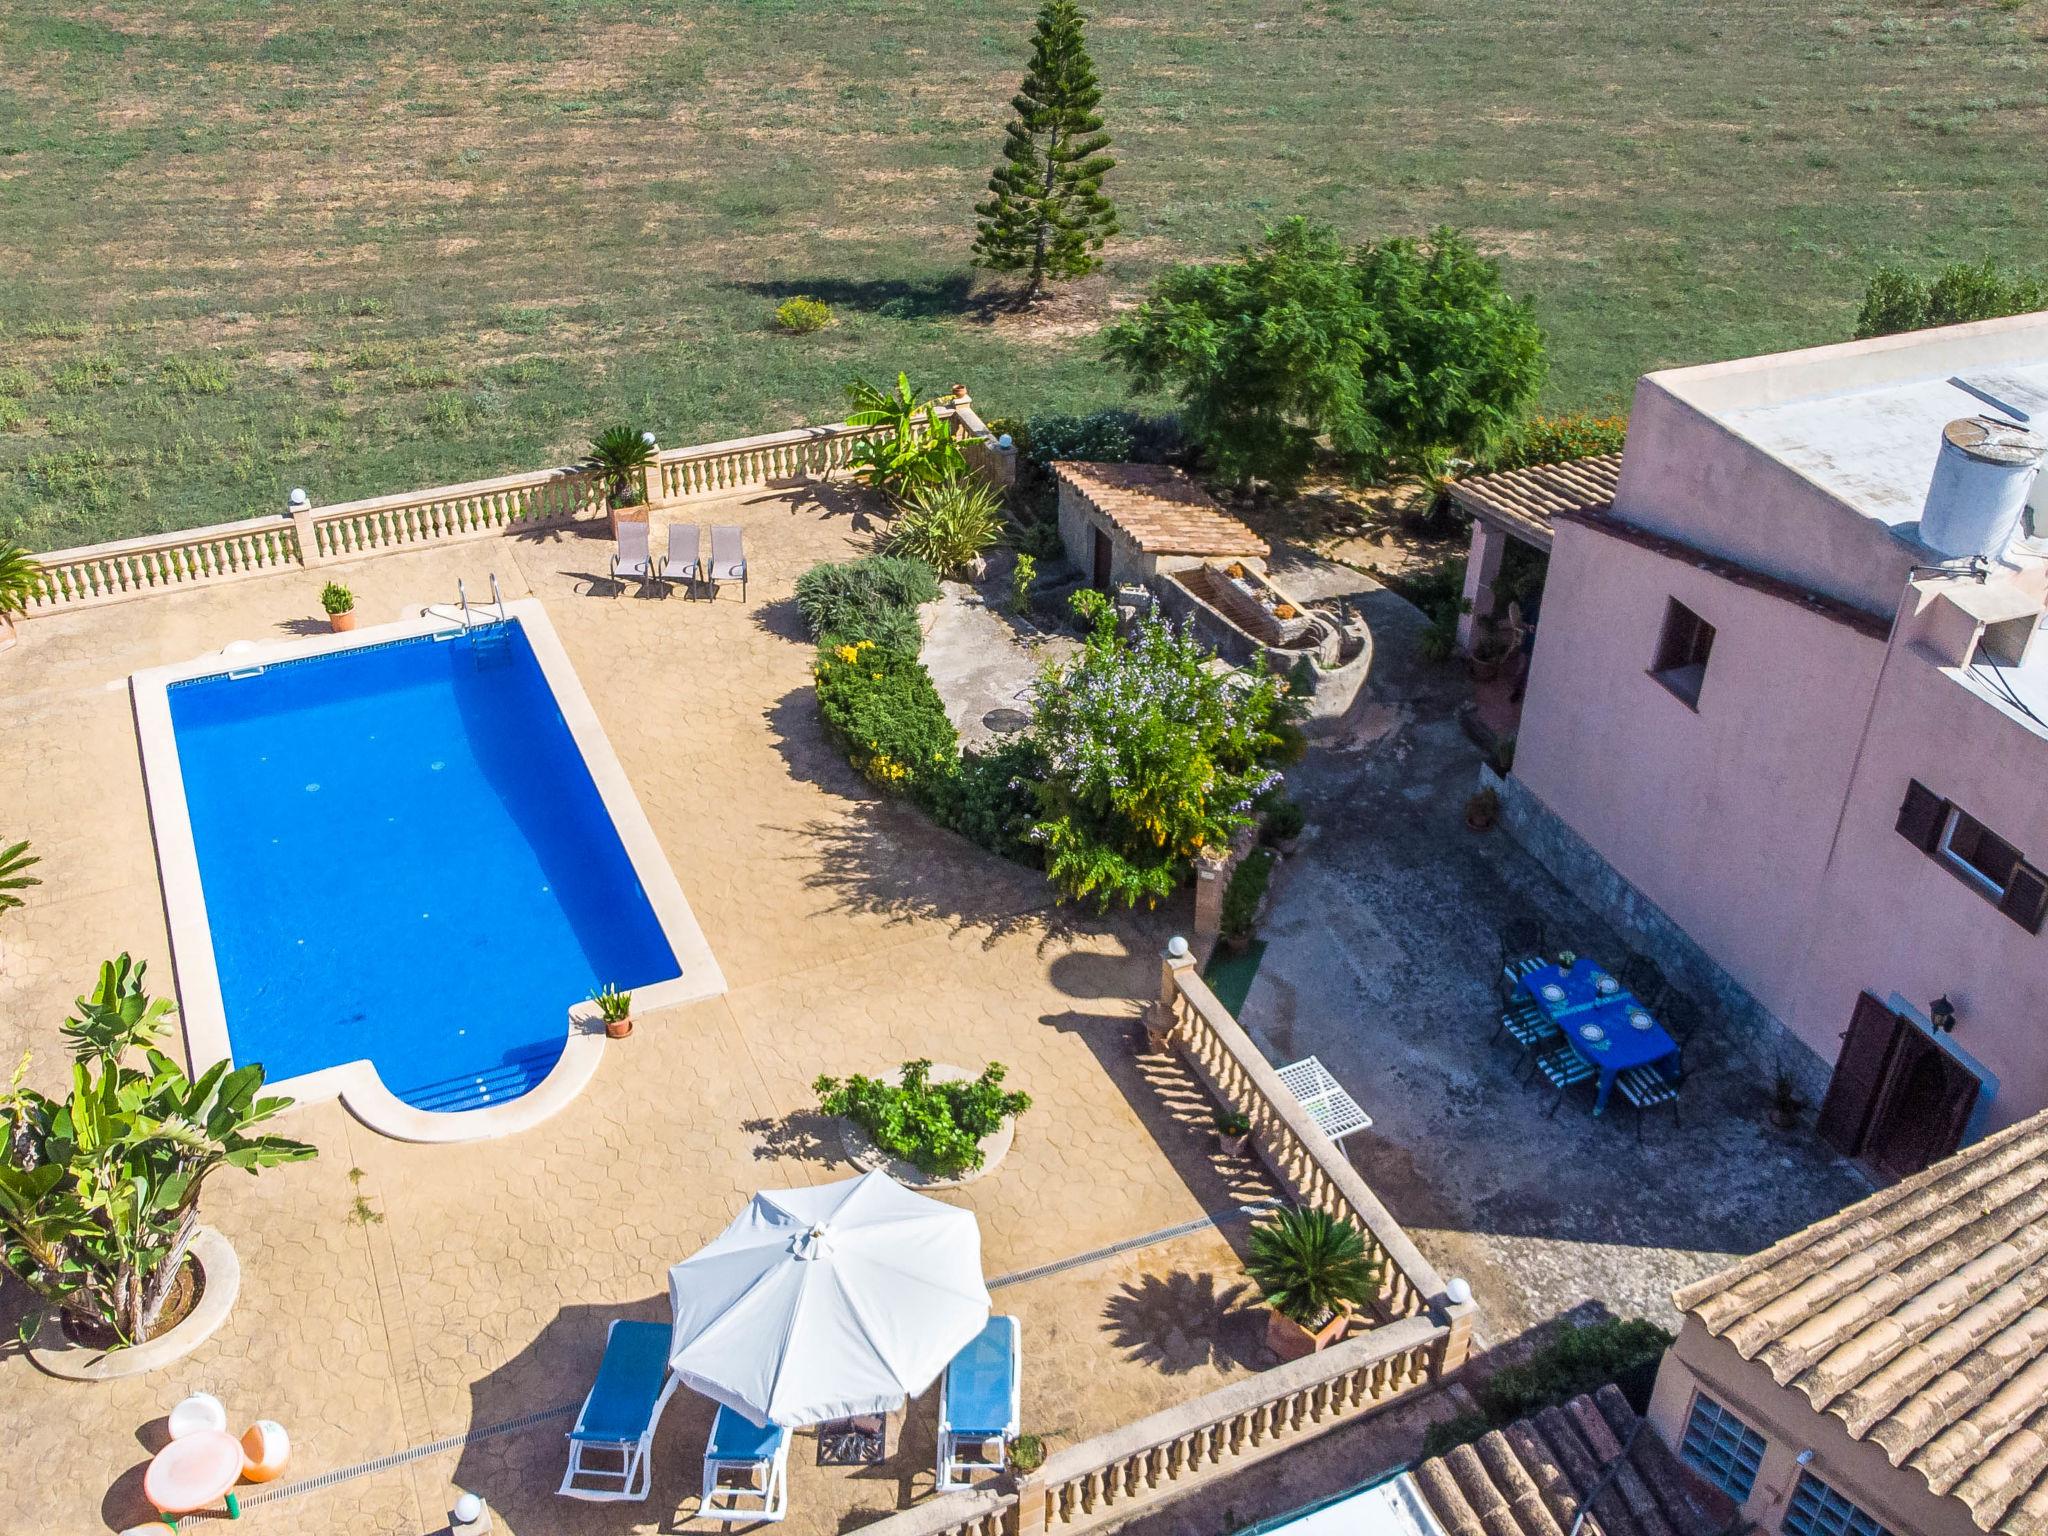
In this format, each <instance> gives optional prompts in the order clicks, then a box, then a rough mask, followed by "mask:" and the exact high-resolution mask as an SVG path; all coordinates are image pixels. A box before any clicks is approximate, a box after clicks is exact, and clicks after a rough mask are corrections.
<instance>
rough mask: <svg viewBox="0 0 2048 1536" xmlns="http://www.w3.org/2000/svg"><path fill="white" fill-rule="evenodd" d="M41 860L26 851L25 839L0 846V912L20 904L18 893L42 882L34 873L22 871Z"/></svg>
mask: <svg viewBox="0 0 2048 1536" xmlns="http://www.w3.org/2000/svg"><path fill="white" fill-rule="evenodd" d="M42 862H43V861H42V860H41V859H39V858H36V857H35V856H34V855H33V854H31V853H30V852H29V851H28V844H27V843H26V842H25V841H24V842H19V843H15V844H14V845H13V846H11V847H7V848H0V912H8V911H11V910H13V909H14V908H15V907H18V906H20V905H21V904H22V901H21V896H20V894H19V893H20V892H22V891H25V890H27V889H28V888H29V887H30V886H32V885H41V884H42V883H43V882H42V881H40V880H38V879H37V878H36V877H35V876H34V875H29V874H24V873H22V871H24V870H26V869H27V868H28V867H29V866H30V865H31V864H40V863H42Z"/></svg>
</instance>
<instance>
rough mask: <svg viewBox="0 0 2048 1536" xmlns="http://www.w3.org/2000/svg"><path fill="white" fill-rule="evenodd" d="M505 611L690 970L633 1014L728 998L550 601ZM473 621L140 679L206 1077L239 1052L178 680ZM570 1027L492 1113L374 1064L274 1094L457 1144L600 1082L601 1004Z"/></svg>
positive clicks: (430, 614) (279, 643)
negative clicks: (427, 1096) (419, 1087)
mask: <svg viewBox="0 0 2048 1536" xmlns="http://www.w3.org/2000/svg"><path fill="white" fill-rule="evenodd" d="M502 612H503V614H504V616H505V617H506V618H508V619H517V620H518V621H519V625H520V628H521V629H522V630H523V631H524V632H525V634H526V639H527V643H528V644H529V645H530V646H531V647H532V649H533V654H534V659H535V660H536V661H537V662H538V663H539V665H540V669H541V674H542V675H543V676H544V677H545V678H546V679H547V684H548V689H549V691H550V692H551V693H552V694H553V695H554V699H555V707H556V708H557V709H559V710H560V711H561V713H562V719H563V722H564V723H565V724H566V725H567V726H568V728H569V735H570V737H571V739H572V740H574V742H575V743H576V750H577V752H578V753H579V754H580V755H581V757H582V759H583V766H584V769H585V771H586V772H588V773H589V775H590V779H591V783H592V784H593V785H594V786H595V787H596V789H597V793H598V798H599V799H600V800H601V801H602V802H603V803H604V808H605V812H606V814H607V815H609V816H610V817H611V821H612V826H613V828H614V829H615V830H616V831H617V833H618V836H619V842H620V844H621V845H622V846H623V847H624V848H625V851H626V858H627V860H628V862H630V863H631V865H632V866H633V873H634V874H635V875H636V876H638V877H639V880H640V888H641V890H642V892H643V893H644V894H645V895H646V897H647V904H648V906H649V907H650V908H651V909H652V910H653V912H654V917H655V921H656V922H657V923H659V924H660V926H661V931H662V936H663V937H664V938H665V939H666V940H667V941H668V945H669V949H670V951H671V952H672V953H673V954H674V955H675V957H676V962H677V964H678V965H680V966H681V968H682V974H681V975H680V976H677V977H675V978H673V979H671V980H668V981H660V982H655V983H654V984H653V985H651V986H645V987H637V988H635V989H634V992H633V1014H634V1017H635V1018H644V1017H645V1016H646V1015H648V1014H650V1013H653V1012H656V1011H658V1010H660V1009H664V1008H673V1007H676V1006H679V1005H681V1004H684V1003H691V1002H697V1001H700V1000H701V999H704V998H707V997H716V996H719V995H720V994H721V993H723V992H724V991H725V990H726V983H725V974H724V972H723V971H721V970H720V969H719V966H718V961H717V960H716V959H715V958H714V957H713V955H712V953H711V946H710V944H709V943H708V942H707V941H706V940H705V938H704V931H703V929H702V928H700V927H699V926H698V924H697V917H696V914H695V913H694V912H692V911H691V909H690V903H689V899H688V898H687V897H686V896H684V894H683V888H682V885H681V884H680V882H678V881H677V879H676V876H675V871H674V870H673V869H672V868H670V866H669V862H668V858H667V855H665V854H664V853H663V852H662V849H661V841H660V839H659V838H658V837H657V836H656V835H655V832H654V825H653V823H652V822H650V821H649V820H648V819H647V813H646V811H644V810H643V809H642V808H641V805H640V797H639V796H638V795H636V794H635V793H634V792H633V786H632V783H631V781H630V780H628V779H627V777H626V770H625V768H624V767H623V766H622V765H621V764H620V762H619V759H618V754H617V753H615V752H614V751H613V750H612V745H611V740H610V738H609V737H607V736H606V735H605V731H604V726H603V724H602V723H601V722H600V721H599V720H598V718H597V711H596V709H595V708H594V707H593V706H592V704H591V702H590V696H589V694H587V693H586V692H585V691H584V688H583V684H582V681H581V679H579V678H578V677H577V675H576V669H575V667H574V666H573V665H572V664H571V662H570V660H569V653H568V652H567V651H566V650H564V649H563V647H562V642H561V637H560V636H558V635H557V634H556V633H555V627H554V625H553V623H552V622H551V621H550V620H549V618H548V615H547V610H546V608H545V607H544V606H543V605H542V603H541V602H540V600H539V599H538V598H531V597H528V598H514V599H512V600H511V601H509V602H507V603H505V604H504V605H503V609H502ZM461 627H462V626H461V624H460V623H459V621H457V622H451V620H450V618H449V616H448V614H447V612H446V611H445V610H442V611H439V612H436V611H434V610H431V609H426V610H422V611H421V613H420V615H419V616H418V617H417V618H407V619H400V620H398V621H397V622H396V623H392V624H377V625H372V626H370V627H368V628H366V629H357V630H352V631H350V632H348V633H346V634H329V635H314V636H310V637H306V638H300V639H292V640H256V641H251V640H239V641H235V642H232V643H231V644H229V645H227V646H224V647H222V648H221V649H220V650H217V651H209V652H207V653H206V654H205V655H202V656H195V657H193V658H192V659H191V660H190V661H184V662H175V663H173V664H171V665H169V666H162V667H150V668H147V669H145V670H143V671H140V672H135V673H132V674H130V676H129V679H128V685H129V693H130V698H131V701H132V703H133V706H134V710H135V731H136V737H137V739H138V741H139V743H140V745H141V749H142V768H143V791H144V795H145V798H146V799H147V800H148V802H149V817H150V826H151V830H152V831H153V832H154V834H155V838H156V852H157V873H158V877H159V881H160V884H161V886H162V890H163V897H164V916H165V920H166V922H167V924H168V926H169V928H170V937H171V969H172V973H173V976H174V977H175V980H176V985H177V991H178V1011H179V1015H180V1017H181V1019H182V1020H183V1023H184V1027H185V1050H186V1054H187V1056H188V1057H189V1058H190V1062H191V1069H192V1072H193V1074H194V1075H195V1076H196V1075H197V1074H199V1073H201V1072H203V1071H205V1070H206V1069H207V1068H208V1067H210V1066H211V1065H213V1063H215V1062H216V1061H229V1062H232V1061H233V1059H234V1052H233V1049H232V1046H231V1042H230V1040H229V1037H228V1025H227V1008H226V1004H225V1003H224V1001H223V1000H222V997H221V990H220V969H219V964H218V962H217V960H216V958H215V955H214V948H213V927H212V923H211V921H210V920H209V918H208V917H207V912H206V895H205V890H204V887H203V886H202V884H201V882H200V878H199V849H198V846H197V844H196V843H195V842H194V840H193V836H192V821H191V816H190V813H189V811H188V809H187V805H186V800H185V776H184V768H183V765H182V764H181V763H180V761H179V758H178V743H177V736H176V733H175V731H174V730H173V728H172V724H171V703H170V687H171V684H173V683H180V682H186V681H189V680H190V679H192V678H199V677H212V676H216V675H218V674H221V673H225V672H232V671H236V670H239V669H241V668H243V667H260V666H269V665H271V664H272V663H275V662H281V661H296V660H301V659H304V658H306V657H309V656H323V655H330V654H333V653H335V652H339V651H348V650H355V649H358V648H360V647H363V646H369V645H382V644H386V643H388V642H390V641H393V640H410V639H416V638H418V637H420V636H423V635H432V634H440V633H446V632H449V631H451V630H453V631H459V630H460V629H461ZM565 1029H566V1032H567V1036H568V1038H567V1039H566V1041H565V1042H564V1043H563V1047H562V1055H561V1058H560V1059H559V1060H558V1061H557V1062H556V1063H555V1064H554V1066H553V1067H552V1068H550V1069H549V1071H548V1075H547V1076H546V1077H544V1078H542V1079H541V1080H540V1081H539V1082H538V1083H536V1084H534V1086H533V1087H532V1088H530V1089H528V1090H527V1091H526V1092H525V1093H523V1094H521V1095H520V1096H519V1097H518V1098H516V1099H511V1100H508V1101H507V1102H505V1103H503V1104H493V1105H490V1106H488V1107H486V1108H483V1109H463V1110H428V1109H420V1108H417V1107H415V1106H414V1105H411V1104H407V1103H406V1102H404V1101H403V1100H402V1099H400V1098H399V1097H398V1096H397V1095H396V1094H394V1093H392V1092H391V1090H390V1089H389V1088H387V1087H385V1086H384V1082H383V1079H382V1078H380V1077H379V1076H378V1075H377V1069H376V1067H375V1066H374V1065H373V1064H372V1063H371V1062H369V1061H366V1060H357V1061H350V1062H341V1063H338V1064H336V1065H334V1066H331V1067H322V1068H320V1069H319V1070H318V1071H314V1072H305V1073H301V1074H299V1075H298V1076H296V1077H288V1078H281V1079H279V1080H278V1081H277V1082H275V1083H268V1084H266V1085H265V1086H266V1087H267V1088H269V1089H271V1090H273V1091H275V1092H278V1093H282V1094H287V1095H289V1096H290V1097H292V1098H293V1099H295V1100H296V1101H297V1102H299V1103H301V1104H316V1103H325V1102H327V1101H330V1100H333V1099H340V1100H341V1102H342V1104H343V1105H344V1107H346V1108H347V1109H348V1111H349V1113H351V1114H352V1115H354V1116H355V1117H356V1118H357V1119H358V1120H360V1121H362V1122H363V1124H365V1125H367V1126H368V1127H369V1128H370V1129H371V1130H373V1131H377V1132H379V1133H381V1134H383V1135H386V1136H390V1137H393V1138H395V1139H397V1140H400V1141H414V1142H443V1143H445V1142H458V1141H477V1140H482V1139H484V1138H487V1137H493V1136H506V1135H510V1134H512V1133H513V1132H515V1131H523V1130H526V1129H528V1128H529V1127H531V1126H534V1125H538V1124H539V1123H540V1122H541V1121H543V1120H545V1119H547V1118H548V1117H549V1116H550V1115H553V1114H555V1113H556V1112H557V1111H558V1110H560V1109H561V1108H562V1107H563V1106H564V1105H566V1104H567V1103H568V1102H569V1101H570V1100H571V1099H573V1098H575V1097H576V1095H577V1094H578V1093H580V1092H582V1090H583V1089H584V1087H585V1086H586V1085H588V1083H589V1082H590V1080H591V1078H593V1077H594V1076H596V1074H597V1069H598V1067H599V1065H600V1064H601V1063H602V1061H603V1056H604V1047H605V1038H604V1033H603V1029H602V1026H601V1025H600V1024H599V1022H598V1018H597V1010H596V1008H595V1007H594V1006H593V1005H592V1004H590V1003H587V1002H579V1003H577V1004H575V1005H573V1006H572V1007H570V1008H569V1009H568V1010H567V1019H566V1023H565Z"/></svg>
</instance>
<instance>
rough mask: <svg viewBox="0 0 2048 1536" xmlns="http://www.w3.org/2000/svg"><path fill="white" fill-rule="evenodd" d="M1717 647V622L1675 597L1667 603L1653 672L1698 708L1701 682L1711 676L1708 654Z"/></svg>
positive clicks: (1652, 674) (1662, 681)
mask: <svg viewBox="0 0 2048 1536" xmlns="http://www.w3.org/2000/svg"><path fill="white" fill-rule="evenodd" d="M1713 649H1714V626H1713V625H1711V624H1709V623H1708V622H1707V621H1706V620H1705V619H1703V618H1701V617H1700V616H1699V615H1698V614H1696V613H1694V612H1693V611H1692V610H1691V609H1690V608H1688V607H1686V606H1685V604H1683V603H1681V602H1680V601H1679V600H1678V599H1677V598H1675V597H1674V598H1672V599H1671V600H1670V602H1668V603H1666V604H1665V606H1664V633H1663V635H1662V636H1661V637H1659V639H1658V641H1657V661H1656V665H1654V666H1653V667H1651V668H1650V676H1652V677H1654V678H1655V679H1657V681H1658V682H1660V683H1662V684H1663V685H1664V686H1665V687H1666V688H1669V689H1670V690H1671V691H1672V692H1673V693H1675V694H1677V695H1678V696H1679V697H1680V698H1681V699H1683V700H1685V702H1686V703H1687V704H1689V705H1691V706H1692V707H1693V708H1694V709H1698V708H1699V707H1700V685H1701V684H1702V683H1704V682H1706V680H1707V657H1708V656H1709V655H1711V654H1712V653H1713Z"/></svg>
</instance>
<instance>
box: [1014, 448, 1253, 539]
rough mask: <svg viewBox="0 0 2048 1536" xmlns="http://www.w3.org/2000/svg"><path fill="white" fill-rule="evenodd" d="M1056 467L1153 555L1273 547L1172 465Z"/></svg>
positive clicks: (1062, 464) (1068, 464)
mask: <svg viewBox="0 0 2048 1536" xmlns="http://www.w3.org/2000/svg"><path fill="white" fill-rule="evenodd" d="M1053 472H1054V473H1055V474H1056V475H1058V476H1059V477H1060V479H1062V480H1064V481H1065V482H1066V483H1067V484H1069V485H1071V486H1073V488H1074V489H1075V490H1076V491H1078V492H1079V493H1080V494H1081V496H1082V498H1083V499H1084V500H1085V501H1087V503H1088V504H1089V505H1090V506H1092V507H1093V508H1095V510H1096V511H1098V512H1100V513H1101V514H1102V515H1103V516H1104V517H1106V518H1108V519H1109V521H1110V522H1111V523H1112V524H1113V525H1114V526H1115V527H1116V529H1117V531H1118V532H1120V533H1122V534H1123V535H1124V537H1125V538H1127V539H1129V540H1130V541H1131V542H1132V543H1134V544H1136V545H1137V546H1138V548H1139V549H1141V550H1143V551H1144V552H1145V553H1146V554H1148V555H1257V556H1264V555H1266V554H1268V553H1270V549H1271V547H1270V546H1269V545H1268V544H1267V543H1266V541H1265V540H1264V539H1262V538H1260V537H1259V536H1258V535H1257V534H1256V533H1254V532H1252V530H1251V529H1249V528H1247V527H1246V526H1245V525H1244V524H1243V523H1241V522H1239V521H1238V520H1237V519H1236V518H1234V517H1232V516H1231V515H1230V514H1229V513H1228V512H1226V511H1224V510H1223V509H1222V508H1221V507H1219V506H1218V505H1216V501H1215V498H1214V497H1212V496H1210V494H1209V493H1208V492H1207V491H1205V490H1203V489H1202V488H1201V487H1200V486H1199V485H1197V484H1195V482H1194V481H1193V480H1191V479H1189V478H1188V477H1187V476H1186V475H1184V474H1182V473H1181V472H1180V471H1179V470H1177V469H1175V468H1173V467H1172V466H1171V465H1167V464H1084V463H1081V462H1078V461H1064V460H1063V461H1061V462H1058V463H1055V464H1054V465H1053Z"/></svg>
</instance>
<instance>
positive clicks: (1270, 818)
mask: <svg viewBox="0 0 2048 1536" xmlns="http://www.w3.org/2000/svg"><path fill="white" fill-rule="evenodd" d="M1307 825H1308V817H1307V815H1306V814H1305V813H1304V812H1303V811H1302V808H1301V804H1300V802H1299V801H1296V800H1291V799H1289V798H1287V797H1286V796H1285V795H1282V796H1280V797H1278V798H1276V799H1275V800H1273V801H1272V803H1270V804H1269V805H1267V807H1266V809H1265V815H1264V817H1263V818H1262V819H1261V821H1260V823H1259V840H1260V841H1261V842H1263V843H1265V844H1267V845H1268V846H1269V847H1271V848H1274V849H1276V850H1277V851H1279V852H1280V853H1282V854H1291V853H1293V852H1294V850H1295V849H1296V848H1297V847H1299V846H1300V844H1301V833H1302V829H1303V828H1304V827H1306V826H1307Z"/></svg>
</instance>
